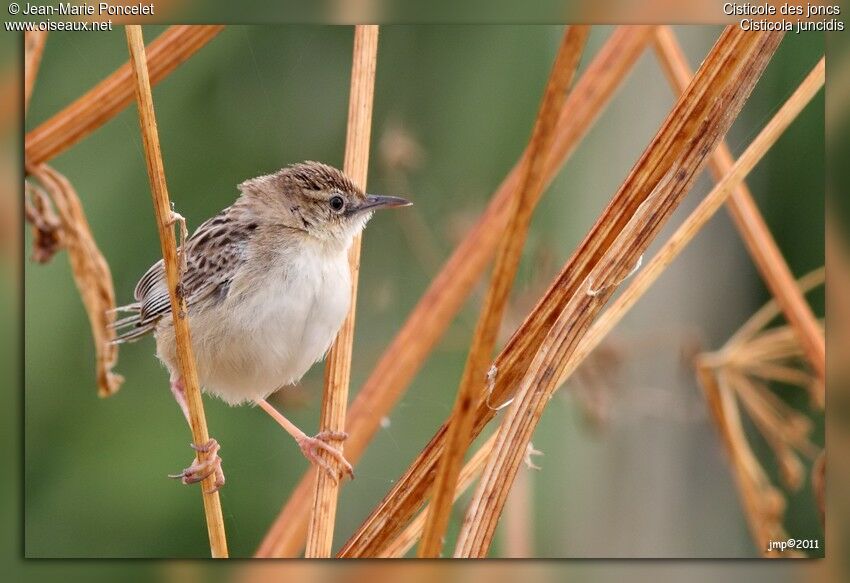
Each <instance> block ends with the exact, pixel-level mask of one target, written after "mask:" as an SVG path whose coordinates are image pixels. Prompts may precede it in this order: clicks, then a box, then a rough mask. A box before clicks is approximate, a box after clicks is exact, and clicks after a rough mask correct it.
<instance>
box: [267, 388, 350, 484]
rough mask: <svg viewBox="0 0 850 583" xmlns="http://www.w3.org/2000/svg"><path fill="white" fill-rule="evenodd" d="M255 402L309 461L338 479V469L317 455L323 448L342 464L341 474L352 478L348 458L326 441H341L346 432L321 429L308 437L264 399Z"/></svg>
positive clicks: (346, 435)
mask: <svg viewBox="0 0 850 583" xmlns="http://www.w3.org/2000/svg"><path fill="white" fill-rule="evenodd" d="M256 403H257V405H259V406H260V408H261V409H262V410H263V411H265V412H266V413H268V414H269V415H270V416H271V418H272V419H274V420H275V421H277V422H278V424H279V425H280V426H281V427H283V428H284V430H285V431H286V432H287V433H288V434H289V435H291V436H292V437H293V438H294V439H295V443H297V444H298V447H299V448H301V453H303V454H304V457H306V458H307V460H308V461H309V462H310V463H312V464H316V465H318V466H320V467H321V468H322V469H324V470H325V471H326V472H327V473H328V474H329V475H330V476H331V477H332V478H333V479H334V480H338V479H339V477H340V471H339V470H338V469H336V468H333V467H331V465H330V464H329V463H328V462H327V460H325V459H323V458H322V457H320V456H319V450H324V451H326V452H328V453H329V454H330V455H331V456H333V457H334V459H336V461H337V462H338V463H339V465H340V466H342V473H343V474H348V475H349V476H350V477H351V478H352V479H354V468H352V467H351V464H350V463H348V460H347V459H345V456H343V455H342V452H341V451H340V450H338V449H337V448H335V447H333V446H332V445H330V444H329V443H328V442H327V441H326V440H328V439H334V440H339V441H342V440H344V439H345V438H346V437H348V434H347V433H339V432H334V431H323V432H321V433H319V434H317V435H315V436H313V437H309V436H308V435H307V434H306V433H304V432H303V431H301V430H300V429H298V427H296V426H295V424H294V423H293V422H292V421H290V420H289V419H287V418H286V417H284V416H283V415H282V414H281V413H280V411H278V410H277V409H275V408H274V407H272V406H271V405H270V404H269V403H268V401H266V400H265V399H260V400H259V401H256Z"/></svg>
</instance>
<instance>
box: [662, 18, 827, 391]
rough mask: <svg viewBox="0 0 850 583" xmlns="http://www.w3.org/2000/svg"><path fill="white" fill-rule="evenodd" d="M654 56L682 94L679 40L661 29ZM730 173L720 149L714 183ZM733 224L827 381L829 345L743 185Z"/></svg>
mask: <svg viewBox="0 0 850 583" xmlns="http://www.w3.org/2000/svg"><path fill="white" fill-rule="evenodd" d="M655 51H656V54H657V55H658V60H659V61H660V63H661V65H662V67H663V69H664V72H665V73H666V75H667V78H668V80H669V81H670V84H671V85H672V86H673V89H674V90H675V91H677V92H678V93H681V92H682V91H684V90H685V88H686V87H687V86H688V83H690V80H691V77H692V73H691V71H690V67H689V66H688V61H687V59H686V58H685V55H684V51H683V50H682V48H681V46H680V45H679V43H678V41H677V40H676V35H675V34H674V33H673V31H672V30H671V29H670V28H669V27H667V26H662V27H659V28H658V30H657V31H656V36H655ZM731 167H732V154H731V153H730V152H729V148H728V147H727V146H726V144H721V145H720V146H719V147H718V148H717V151H716V152H715V153H714V155H713V156H712V159H711V162H710V168H711V172H712V174H714V178H715V180H718V179H719V178H720V177H721V176H723V175H724V174H726V173H727V172H728V171H729V169H730V168H731ZM727 204H728V208H729V211H730V213H731V214H732V219H733V220H734V222H735V225H736V226H737V228H738V231H739V232H740V233H741V236H742V238H743V239H744V243H745V244H746V246H747V249H748V250H749V252H750V255H751V256H752V258H753V261H754V262H755V264H756V267H758V269H759V272H760V273H761V274H762V277H763V278H764V280H765V283H766V284H767V286H768V288H769V289H770V291H771V293H772V294H773V295H774V296H775V297H776V299H777V301H778V302H779V305H780V306H782V311H783V312H784V313H785V316H786V317H787V318H788V322H789V323H790V324H791V325H792V326H793V327H794V329H795V330H796V331H797V334H798V335H799V337H800V342H801V344H802V345H803V346H804V347H805V349H806V356H807V358H808V360H809V363H810V364H811V365H812V368H814V370H815V371H816V372H817V374H818V376H820V379H821V381H823V380H824V378H825V375H826V345H825V341H824V336H823V334H822V333H821V331H820V328H819V326H818V323H817V320H816V318H815V315H814V314H813V313H812V309H811V308H810V307H809V304H808V303H806V300H805V299H804V298H803V296H802V295H801V294H800V292H799V290H798V289H797V286H796V285H795V283H794V276H793V275H792V274H791V269H790V268H789V267H788V264H787V263H786V261H785V258H784V257H783V256H782V252H781V251H780V250H779V247H778V245H777V244H776V241H775V240H774V238H773V236H772V235H771V234H770V229H768V227H767V224H766V223H765V221H764V218H763V217H762V215H761V213H760V212H759V209H758V206H757V205H756V202H755V200H753V196H752V194H751V193H750V190H749V189H748V188H747V186H746V185H745V184H741V185H739V186H738V188H736V189H735V191H734V192H733V193H732V196H731V197H730V198H729V201H728V203H727Z"/></svg>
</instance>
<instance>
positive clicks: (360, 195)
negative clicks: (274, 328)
mask: <svg viewBox="0 0 850 583" xmlns="http://www.w3.org/2000/svg"><path fill="white" fill-rule="evenodd" d="M239 189H240V190H241V191H242V196H243V198H245V199H247V201H249V202H250V203H251V205H252V206H253V207H256V208H254V209H253V210H254V212H255V213H257V215H258V218H260V219H261V221H262V222H264V223H267V224H269V225H273V224H277V225H280V226H281V227H284V228H287V229H296V230H298V231H301V232H303V233H304V234H305V235H309V236H311V237H314V238H315V239H317V240H319V241H321V242H324V243H328V244H333V245H336V244H339V245H343V246H347V245H348V244H350V243H351V240H352V238H353V237H354V236H355V235H357V234H358V233H360V231H362V230H363V228H364V227H365V226H366V223H367V222H369V219H370V218H371V217H372V213H373V212H374V211H375V210H377V209H382V208H392V207H402V206H409V205H410V204H412V203H411V202H410V201H408V200H406V199H404V198H401V197H398V196H381V195H375V194H365V193H364V192H363V191H362V190H361V189H360V188H358V187H357V186H356V185H355V184H354V183H353V182H352V181H351V179H350V178H348V177H347V176H346V175H345V174H343V173H342V172H341V171H340V170H337V169H336V168H334V167H332V166H328V165H327V164H322V163H320V162H301V163H298V164H293V165H291V166H287V167H286V168H283V169H281V170H279V171H278V172H275V173H274V174H269V175H266V176H259V177H257V178H252V179H250V180H246V181H245V182H243V183H242V184H240V185H239Z"/></svg>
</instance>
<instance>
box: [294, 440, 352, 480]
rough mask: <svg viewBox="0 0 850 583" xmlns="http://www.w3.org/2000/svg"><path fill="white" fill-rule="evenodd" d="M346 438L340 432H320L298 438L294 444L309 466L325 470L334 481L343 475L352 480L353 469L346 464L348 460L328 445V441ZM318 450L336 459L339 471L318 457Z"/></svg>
mask: <svg viewBox="0 0 850 583" xmlns="http://www.w3.org/2000/svg"><path fill="white" fill-rule="evenodd" d="M347 437H348V434H347V433H344V432H341V431H322V432H321V433H317V434H316V435H315V436H313V437H309V436H307V435H304V436H303V437H299V438H297V439H296V442H297V443H298V447H300V448H301V452H302V453H303V454H304V457H306V458H307V460H309V462H310V463H311V464H315V465H317V466H319V467H321V468H322V469H323V470H325V471H326V472H327V473H328V475H329V476H330V477H331V478H333V480H334V481H339V478H340V477H341V476H343V475H345V474H348V475H349V476H350V477H351V479H352V480H353V479H354V468H352V467H351V464H350V463H348V460H347V459H345V456H344V455H343V454H342V452H341V451H340V450H339V449H337V448H335V447H334V446H333V445H331V444H329V443H328V440H335V441H343V440H344V439H345V438H347ZM320 450H324V451H326V452H328V453H329V454H330V455H331V456H332V457H333V458H334V459H336V461H337V462H338V463H339V466H341V471H340V470H339V469H338V468H335V467H333V466H332V465H331V464H330V463H329V462H328V460H326V459H324V458H323V457H322V456H320V455H319V451H320Z"/></svg>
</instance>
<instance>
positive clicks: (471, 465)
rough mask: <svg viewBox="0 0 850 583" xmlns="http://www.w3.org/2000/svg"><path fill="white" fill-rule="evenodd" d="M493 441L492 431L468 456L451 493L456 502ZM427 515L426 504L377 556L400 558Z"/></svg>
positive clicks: (479, 469) (476, 474) (480, 464)
mask: <svg viewBox="0 0 850 583" xmlns="http://www.w3.org/2000/svg"><path fill="white" fill-rule="evenodd" d="M495 441H496V434H495V433H494V434H493V435H491V436H490V437H489V438H488V439H487V441H485V442H484V443H483V444H482V445H481V447H479V448H478V451H476V452H475V453H474V454H473V455H472V456H471V457H470V458H469V461H468V462H466V464H465V465H464V466H463V469H462V470H461V471H460V474H459V475H458V479H457V485H456V486H455V491H454V493H453V501H454V502H457V500H458V498H460V497H461V495H462V494H463V493H464V492H466V491H467V490H468V489H469V487H470V486H471V485H472V483H473V482H474V481H475V480H476V479H477V478H478V476H479V475H480V474H481V470H483V469H484V464H485V462H486V461H487V456H489V455H490V451H491V450H492V449H493V443H494V442H495ZM427 516H428V506H426V507H425V508H424V509H423V510H422V512H420V513H419V514H418V515H417V516H416V518H414V519H413V520H411V521H410V524H408V525H407V528H405V529H404V531H403V532H402V533H401V534H400V535H399V536H397V537H396V538H394V539H393V540H392V541H391V542H390V543H389V545H388V546H387V547H386V548H384V549H383V550H382V551H381V554H379V555H378V557H380V558H382V559H391V558H401V557H403V556H404V555H405V554H407V551H409V550H410V549H411V548H413V545H415V544H416V541H417V540H419V537H420V536H422V532H423V530H424V529H425V519H426V517H427Z"/></svg>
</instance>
